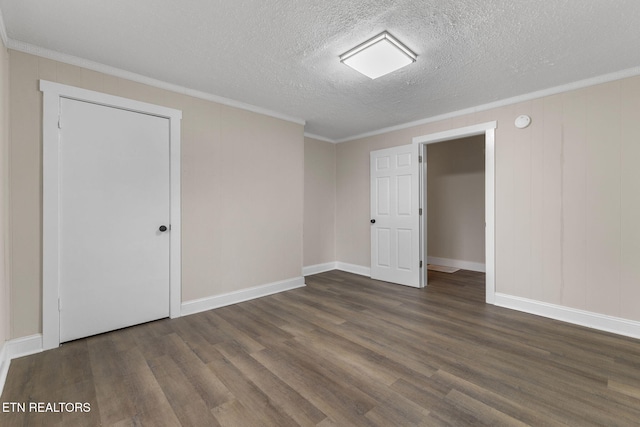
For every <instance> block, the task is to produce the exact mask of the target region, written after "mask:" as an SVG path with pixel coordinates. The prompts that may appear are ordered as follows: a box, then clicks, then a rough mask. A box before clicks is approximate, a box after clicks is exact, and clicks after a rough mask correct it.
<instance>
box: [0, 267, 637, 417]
mask: <svg viewBox="0 0 640 427" xmlns="http://www.w3.org/2000/svg"><path fill="white" fill-rule="evenodd" d="M429 278H430V284H429V287H428V288H426V289H413V288H407V287H403V286H397V285H392V284H388V283H384V282H378V281H374V280H370V279H368V278H365V277H361V276H356V275H352V274H349V273H344V272H339V271H331V272H327V273H322V274H318V275H315V276H310V277H307V279H306V283H307V285H308V286H307V287H305V288H300V289H296V290H293V291H289V292H284V293H280V294H276V295H272V296H268V297H265V298H261V299H257V300H253V301H249V302H245V303H242V304H236V305H233V306H229V307H225V308H221V309H217V310H213V311H208V312H204V313H200V314H196V315H192V316H187V317H183V318H179V319H174V320H169V319H165V320H160V321H157V322H152V323H148V324H144V325H140V326H135V327H131V328H128V329H123V330H120V331H115V332H111V333H107V334H102V335H98V336H94V337H90V338H87V339H82V340H78V341H74V342H71V343H67V344H64V345H62V346H61V347H60V348H58V349H55V350H50V351H47V352H44V353H40V354H36V355H32V356H28V357H24V358H21V359H16V360H14V361H12V363H11V368H10V371H9V374H8V377H7V382H6V385H5V389H4V393H3V395H2V402H3V403H6V402H27V405H28V402H45V403H47V402H88V403H90V405H91V411H90V412H88V413H86V412H85V413H82V412H78V413H66V412H61V413H60V412H59V413H51V412H49V413H30V412H28V411H27V412H8V413H0V425H2V426H99V425H102V426H242V427H245V426H278V427H282V426H298V425H300V426H321V427H329V426H403V425H406V426H465V425H474V426H475V425H491V426H494V425H505V426H512V425H513V426H519V425H533V426H542V425H544V426H560V425H573V426H596V425H598V426H613V425H618V426H632V425H636V426H637V425H640V341H638V340H634V339H630V338H625V337H621V336H617V335H613V334H608V333H603V332H598V331H594V330H590V329H586V328H582V327H578V326H574V325H570V324H565V323H561V322H557V321H553V320H550V319H545V318H541V317H536V316H532V315H528V314H524V313H519V312H516V311H510V310H506V309H502V308H499V307H494V306H489V305H486V304H484V302H483V300H484V275H483V274H480V273H473V272H469V271H458V272H456V273H453V274H446V273H438V272H429Z"/></svg>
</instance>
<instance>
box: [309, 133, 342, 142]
mask: <svg viewBox="0 0 640 427" xmlns="http://www.w3.org/2000/svg"><path fill="white" fill-rule="evenodd" d="M304 136H305V138H311V139H317V140H318V141H324V142H330V143H332V144H335V143H336V140H335V139H331V138H326V137H324V136H320V135H314V134H312V133H309V132H305V133H304Z"/></svg>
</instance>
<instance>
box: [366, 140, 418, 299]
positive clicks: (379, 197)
mask: <svg viewBox="0 0 640 427" xmlns="http://www.w3.org/2000/svg"><path fill="white" fill-rule="evenodd" d="M418 148H419V147H418V146H417V145H406V146H401V147H393V148H389V149H385V150H378V151H372V152H371V219H372V224H371V277H372V278H374V279H379V280H385V281H387V282H393V283H398V284H402V285H407V286H415V287H419V286H420V250H419V244H420V236H419V232H420V224H419V219H420V218H419V194H418V191H419V190H418V178H419V163H418ZM373 221H375V222H373Z"/></svg>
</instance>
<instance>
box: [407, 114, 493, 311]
mask: <svg viewBox="0 0 640 427" xmlns="http://www.w3.org/2000/svg"><path fill="white" fill-rule="evenodd" d="M495 128H496V122H488V123H482V124H479V125H474V126H467V127H464V128H459V129H453V130H448V131H444V132H439V133H434V134H429V135H422V136H418V137H415V138H413V143H414V144H418V145H419V152H420V155H421V156H422V158H423V162H422V163H421V165H422V167H421V168H420V180H419V183H420V185H419V189H418V191H419V199H420V202H419V203H420V207H421V209H422V211H423V212H425V213H427V215H422V216H421V220H420V227H421V229H420V233H419V235H420V259H422V260H427V261H428V257H427V255H428V254H429V252H428V250H427V248H428V242H429V238H428V237H427V233H428V230H429V227H428V225H429V224H428V216H429V215H428V206H427V197H426V185H425V183H426V182H427V156H428V151H427V145H430V144H436V143H441V142H448V141H455V140H460V139H461V138H467V137H473V136H478V135H480V136H482V135H484V172H485V173H484V218H485V227H484V253H485V258H484V259H485V272H486V287H485V288H486V290H485V300H486V302H487V303H489V304H493V303H494V301H495ZM425 267H426V265H425ZM427 278H428V275H427V269H426V268H425V269H424V274H421V275H420V281H421V283H420V285H421V286H426V285H427Z"/></svg>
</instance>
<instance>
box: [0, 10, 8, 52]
mask: <svg viewBox="0 0 640 427" xmlns="http://www.w3.org/2000/svg"><path fill="white" fill-rule="evenodd" d="M0 38H2V43H4V46H5V47H7V43H9V37H7V28H6V27H5V26H4V16H2V10H0Z"/></svg>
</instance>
